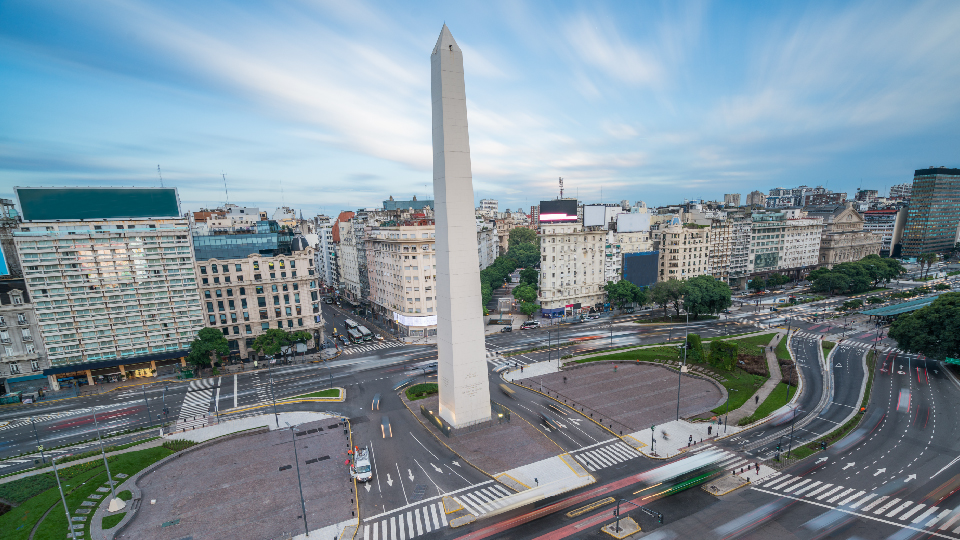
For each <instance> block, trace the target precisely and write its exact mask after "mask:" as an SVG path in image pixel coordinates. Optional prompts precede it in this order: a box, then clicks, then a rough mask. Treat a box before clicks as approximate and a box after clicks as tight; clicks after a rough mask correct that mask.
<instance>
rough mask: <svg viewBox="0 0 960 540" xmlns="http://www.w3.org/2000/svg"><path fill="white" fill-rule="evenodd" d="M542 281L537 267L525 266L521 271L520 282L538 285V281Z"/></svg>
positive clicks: (535, 286)
mask: <svg viewBox="0 0 960 540" xmlns="http://www.w3.org/2000/svg"><path fill="white" fill-rule="evenodd" d="M539 281H540V272H537V269H536V268H524V269H523V270H521V271H520V284H521V285H533V287H534V288H535V289H536V288H539V287H537V282H539Z"/></svg>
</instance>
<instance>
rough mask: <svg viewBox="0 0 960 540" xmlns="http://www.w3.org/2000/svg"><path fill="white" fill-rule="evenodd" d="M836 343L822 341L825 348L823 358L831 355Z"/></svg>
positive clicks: (821, 344)
mask: <svg viewBox="0 0 960 540" xmlns="http://www.w3.org/2000/svg"><path fill="white" fill-rule="evenodd" d="M834 345H836V343H834V342H832V341H821V342H820V346H821V347H823V357H824V358H826V357H827V355H828V354H830V350H831V349H833V347H834Z"/></svg>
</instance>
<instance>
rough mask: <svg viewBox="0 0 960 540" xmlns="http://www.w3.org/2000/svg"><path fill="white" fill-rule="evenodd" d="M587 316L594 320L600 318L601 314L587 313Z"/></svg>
mask: <svg viewBox="0 0 960 540" xmlns="http://www.w3.org/2000/svg"><path fill="white" fill-rule="evenodd" d="M587 318H588V319H590V320H591V321H592V320H594V319H599V318H600V316H599V315H587Z"/></svg>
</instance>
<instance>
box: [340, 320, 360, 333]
mask: <svg viewBox="0 0 960 540" xmlns="http://www.w3.org/2000/svg"><path fill="white" fill-rule="evenodd" d="M343 324H344V325H345V326H346V327H347V330H348V331H349V330H356V329H357V327H358V326H360V325H358V324H357V323H356V322H354V321H353V320H352V319H347V320H345V321H343Z"/></svg>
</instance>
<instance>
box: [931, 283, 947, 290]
mask: <svg viewBox="0 0 960 540" xmlns="http://www.w3.org/2000/svg"><path fill="white" fill-rule="evenodd" d="M948 289H950V285H949V284H948V283H937V284H936V285H934V286H933V290H935V291H946V290H948Z"/></svg>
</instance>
